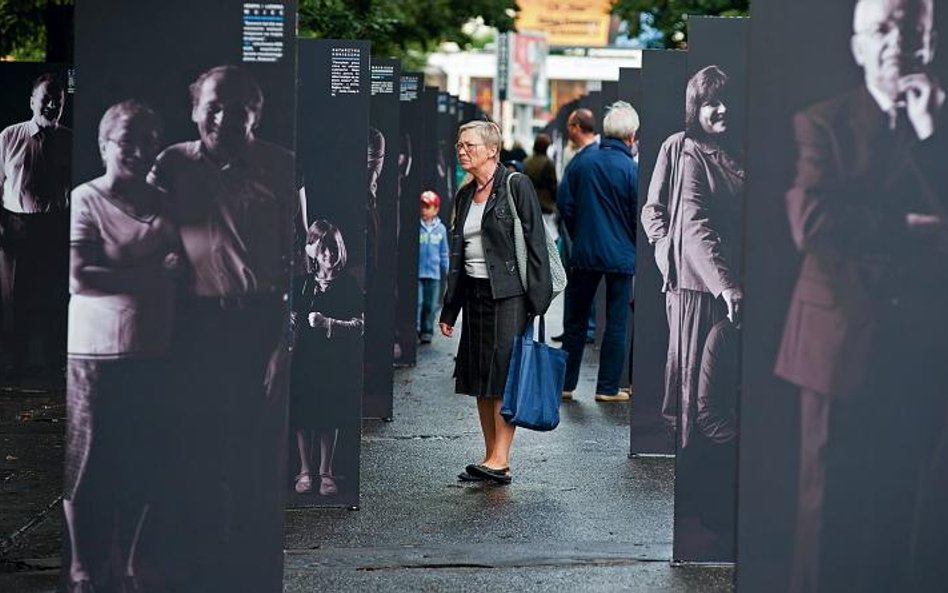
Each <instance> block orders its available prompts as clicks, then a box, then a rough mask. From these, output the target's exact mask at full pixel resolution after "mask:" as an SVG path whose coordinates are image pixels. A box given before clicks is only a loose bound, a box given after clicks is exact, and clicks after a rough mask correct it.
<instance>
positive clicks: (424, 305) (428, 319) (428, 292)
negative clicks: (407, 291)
mask: <svg viewBox="0 0 948 593" xmlns="http://www.w3.org/2000/svg"><path fill="white" fill-rule="evenodd" d="M439 300H441V281H440V280H436V279H434V278H419V279H418V321H417V323H418V335H420V336H431V335H432V334H434V316H435V311H437V310H438V301H439Z"/></svg>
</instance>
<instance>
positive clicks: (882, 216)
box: [776, 0, 948, 593]
mask: <svg viewBox="0 0 948 593" xmlns="http://www.w3.org/2000/svg"><path fill="white" fill-rule="evenodd" d="M939 4H941V3H939ZM933 10H934V5H933V2H932V0H859V2H858V3H857V4H856V6H855V12H854V18H853V36H852V44H851V47H852V51H853V57H854V58H855V61H856V63H857V64H858V65H859V66H861V67H862V69H863V71H864V80H865V83H864V84H863V85H860V86H859V87H858V88H856V89H854V90H853V91H851V92H849V93H846V94H844V95H842V96H840V97H836V98H834V99H830V100H828V101H825V102H822V103H820V104H817V105H815V106H812V107H810V108H808V109H806V110H805V111H803V112H802V113H800V114H798V115H797V116H796V119H795V121H794V124H795V129H796V141H797V145H798V162H797V173H796V178H795V181H794V183H793V187H792V188H791V189H790V190H789V192H788V193H787V205H788V212H789V221H790V229H791V231H792V233H793V238H794V240H795V242H796V244H797V247H798V248H799V250H800V252H801V254H802V257H803V261H802V264H801V267H800V275H799V277H798V280H797V284H796V287H795V289H794V293H793V298H792V301H791V304H790V309H789V311H788V313H787V320H786V325H785V328H784V334H783V340H782V343H781V346H780V352H779V354H778V357H777V363H776V372H777V374H778V375H779V376H780V377H781V378H783V379H785V380H787V381H789V382H791V383H793V384H794V385H796V386H798V387H799V388H800V392H801V393H800V428H801V432H800V480H799V494H798V495H799V506H798V514H797V534H796V535H797V537H796V551H795V560H794V567H793V572H792V575H791V577H792V578H791V588H790V590H791V591H792V592H794V593H823V592H830V591H858V592H861V593H868V592H876V591H877V592H880V593H881V592H883V591H936V590H943V589H944V581H943V580H941V581H940V582H938V583H937V584H934V585H933V584H932V583H931V582H929V581H928V578H929V577H928V575H927V574H925V573H926V572H927V571H929V570H931V569H935V571H936V572H937V571H938V570H941V567H942V566H944V560H943V558H944V551H945V550H944V548H943V547H941V548H939V547H937V546H935V547H930V545H929V544H930V543H931V542H932V541H933V540H928V539H919V540H918V541H916V542H915V544H914V545H913V543H912V534H911V530H912V525H913V522H918V525H919V526H920V527H925V526H927V525H930V524H931V521H932V518H933V517H932V516H931V515H928V514H927V512H926V511H925V510H924V507H923V508H922V510H921V512H919V509H918V508H917V505H918V501H919V500H920V498H930V497H931V495H932V494H933V491H931V490H930V488H932V487H933V486H931V485H929V487H928V488H929V490H926V489H925V488H924V487H923V490H922V492H921V495H922V496H921V497H920V496H919V495H920V493H919V491H918V488H919V485H920V484H921V485H924V484H926V478H929V479H930V478H931V477H932V474H931V473H930V470H929V467H930V465H929V464H930V462H931V459H932V456H933V452H934V451H935V449H936V442H937V435H938V430H939V429H940V428H941V425H943V424H944V418H945V414H946V406H945V399H946V398H945V394H946V392H948V368H946V365H945V364H944V362H945V352H946V349H948V339H946V336H948V312H946V309H945V303H946V302H948V271H946V268H945V265H944V261H945V255H946V254H948V232H946V230H945V229H946V226H945V225H946V221H948V203H946V195H948V171H946V168H945V166H944V155H945V154H946V152H948V141H946V133H948V132H946V129H945V126H944V122H945V119H944V116H945V103H946V91H945V88H944V87H943V86H942V84H941V82H940V81H939V80H938V78H937V77H936V76H934V75H933V74H932V71H931V65H932V60H933V57H934V50H935V43H934V40H935V32H934V30H933V23H934V18H933ZM935 488H937V487H935ZM944 496H945V495H944V493H941V494H940V495H939V496H938V497H937V498H935V499H940V501H941V502H939V504H940V505H944V500H945V498H944ZM935 516H937V514H936V515H935ZM942 529H944V527H943V526H942ZM913 561H914V563H913ZM913 569H914V570H915V571H916V574H915V575H914V576H915V578H917V579H918V580H919V581H920V582H923V583H924V584H919V583H914V584H913V583H912V582H911V581H912V575H911V574H910V573H911V571H912V570H913Z"/></svg>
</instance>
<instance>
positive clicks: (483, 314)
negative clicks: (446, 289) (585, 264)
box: [454, 278, 527, 398]
mask: <svg viewBox="0 0 948 593" xmlns="http://www.w3.org/2000/svg"><path fill="white" fill-rule="evenodd" d="M463 314H464V318H463V319H462V322H461V341H460V345H459V346H458V357H457V363H456V365H455V368H454V379H455V392H457V393H463V394H466V395H472V396H475V397H483V398H499V397H502V396H503V394H504V385H506V383H507V369H508V368H509V367H510V354H511V352H512V350H513V342H514V338H517V337H519V336H521V335H522V334H523V332H524V330H525V329H526V328H527V299H526V297H525V296H523V295H520V296H515V297H510V298H505V299H497V300H494V299H493V298H492V297H491V290H490V281H489V280H480V279H474V278H467V279H466V287H465V292H464V305H463Z"/></svg>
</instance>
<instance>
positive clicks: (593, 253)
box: [556, 101, 639, 402]
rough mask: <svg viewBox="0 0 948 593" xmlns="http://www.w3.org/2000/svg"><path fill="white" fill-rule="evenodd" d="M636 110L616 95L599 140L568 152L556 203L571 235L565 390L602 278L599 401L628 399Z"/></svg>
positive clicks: (569, 388) (573, 379)
mask: <svg viewBox="0 0 948 593" xmlns="http://www.w3.org/2000/svg"><path fill="white" fill-rule="evenodd" d="M638 129H639V116H638V113H636V111H635V109H634V108H633V107H632V106H631V105H629V104H628V103H626V102H624V101H617V102H615V103H614V104H613V105H612V107H611V108H610V109H609V113H607V114H606V117H605V119H604V120H603V136H604V138H603V139H602V141H601V142H600V143H599V146H598V147H591V148H587V149H585V150H584V151H583V153H584V154H581V155H579V156H577V157H575V158H574V159H573V162H572V163H570V166H569V167H568V169H567V172H566V175H565V178H564V179H563V182H562V183H561V184H560V191H559V192H558V195H557V200H556V205H557V208H558V209H559V211H560V216H561V217H562V219H563V222H564V224H565V225H566V229H567V232H568V233H569V235H570V237H572V239H573V248H572V253H571V257H570V260H569V283H568V284H567V286H566V308H567V310H566V313H565V316H566V323H565V328H564V332H563V333H564V337H563V349H564V350H566V352H567V353H568V354H569V359H568V361H567V365H566V380H565V382H564V386H563V397H564V398H565V399H571V398H572V393H573V391H574V390H575V389H576V385H577V383H578V381H579V367H580V363H581V362H582V357H583V349H584V346H585V333H586V323H587V320H588V319H589V311H590V308H591V307H592V303H593V298H594V297H595V295H596V288H597V287H598V286H599V281H600V280H601V279H602V278H603V277H605V279H606V329H605V332H604V333H603V339H602V350H601V353H600V356H599V377H598V380H597V382H596V401H600V402H614V401H624V400H628V399H629V394H628V392H625V391H622V392H620V391H619V377H620V375H621V374H622V367H623V365H624V363H625V357H626V355H627V350H626V343H625V332H626V324H627V321H628V316H629V298H630V296H631V291H632V276H633V274H635V220H636V202H637V200H638V191H637V188H638V165H637V164H636V163H635V160H634V158H633V157H632V150H631V149H632V145H633V143H634V142H635V134H636V133H637V132H638Z"/></svg>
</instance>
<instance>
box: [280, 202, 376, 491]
mask: <svg viewBox="0 0 948 593" xmlns="http://www.w3.org/2000/svg"><path fill="white" fill-rule="evenodd" d="M304 252H305V257H306V273H305V274H304V275H301V276H298V277H297V281H296V285H295V287H294V301H293V302H294V305H293V323H294V326H295V333H296V336H297V337H296V344H295V346H294V349H293V373H292V386H291V395H290V424H291V428H292V430H293V432H294V435H293V437H294V443H295V448H294V451H295V453H296V455H295V456H294V465H295V467H296V468H298V471H297V472H296V474H295V478H294V483H293V490H294V491H295V492H296V494H297V495H300V497H301V498H303V500H305V499H306V498H309V497H310V495H312V496H317V495H318V496H320V497H324V498H327V499H328V500H330V501H332V500H334V499H335V498H336V497H337V495H339V492H340V489H343V490H344V492H343V495H342V499H344V500H345V499H347V498H351V495H349V496H347V492H345V490H346V489H348V490H350V491H351V489H352V487H353V486H352V485H350V484H357V483H358V482H357V480H356V479H355V477H356V476H355V474H357V473H358V469H359V467H358V463H356V464H355V466H354V467H353V465H352V463H351V458H352V456H351V455H349V454H346V453H349V451H344V452H343V454H341V455H338V458H339V459H340V460H341V461H342V463H341V464H340V463H339V462H338V461H337V455H336V451H337V447H346V446H347V445H348V446H349V449H350V450H351V448H352V447H351V443H350V441H351V436H348V435H351V433H352V423H353V418H355V419H358V418H359V410H360V409H361V406H360V400H361V398H362V390H361V385H360V382H359V381H356V380H354V373H353V371H354V370H356V369H354V368H353V362H354V361H358V360H360V358H361V350H362V346H363V340H362V337H363V335H364V333H365V323H364V319H363V299H362V288H361V286H360V285H359V282H358V280H357V279H356V278H355V277H354V276H353V275H352V274H351V273H349V270H348V263H349V261H348V258H349V256H348V254H347V250H346V242H345V240H344V239H343V236H342V233H341V232H340V231H339V228H338V227H336V226H335V225H334V224H332V223H331V222H329V221H327V220H323V219H319V220H316V221H315V222H313V223H312V224H311V225H310V226H309V228H308V229H307V232H306V244H305V246H304ZM340 428H342V429H343V430H344V433H343V435H344V437H347V438H344V439H343V441H342V442H340V439H339V431H340ZM356 461H358V458H356ZM340 465H346V466H347V467H345V468H344V469H342V471H340V467H339V466H340ZM357 494H358V493H357V492H356V495H357ZM316 500H317V501H318V500H319V499H316ZM300 502H301V503H302V501H300Z"/></svg>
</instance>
